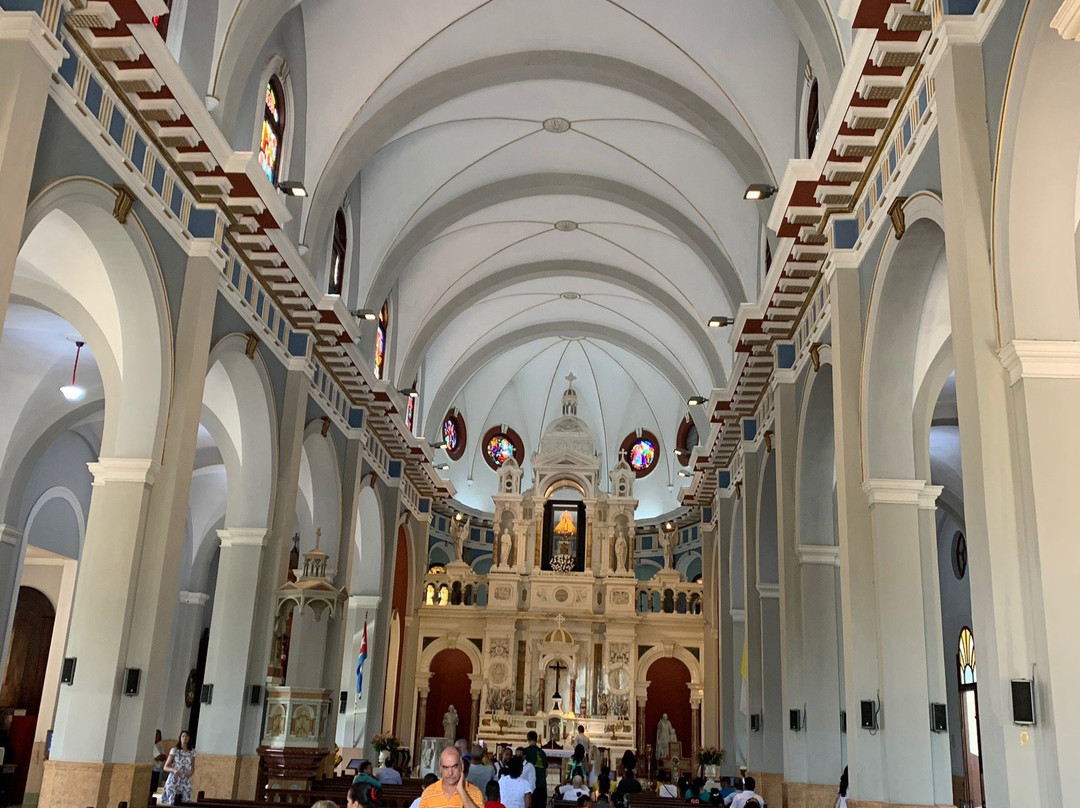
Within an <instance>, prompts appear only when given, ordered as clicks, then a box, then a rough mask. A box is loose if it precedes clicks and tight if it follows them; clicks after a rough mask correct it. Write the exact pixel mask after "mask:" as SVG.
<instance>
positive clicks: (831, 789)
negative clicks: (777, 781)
mask: <svg viewBox="0 0 1080 808" xmlns="http://www.w3.org/2000/svg"><path fill="white" fill-rule="evenodd" d="M835 805H836V786H835V785H821V784H820V783H784V806H785V808H833V806H835Z"/></svg>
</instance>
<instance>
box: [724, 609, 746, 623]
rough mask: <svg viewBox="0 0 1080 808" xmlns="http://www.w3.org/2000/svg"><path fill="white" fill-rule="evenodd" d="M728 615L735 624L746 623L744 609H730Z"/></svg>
mask: <svg viewBox="0 0 1080 808" xmlns="http://www.w3.org/2000/svg"><path fill="white" fill-rule="evenodd" d="M728 614H730V615H731V619H732V620H734V621H735V622H736V623H745V622H746V609H732V610H731V611H730V612H728Z"/></svg>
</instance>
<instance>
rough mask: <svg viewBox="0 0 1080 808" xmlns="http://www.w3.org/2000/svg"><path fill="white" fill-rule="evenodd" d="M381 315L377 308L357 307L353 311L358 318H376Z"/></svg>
mask: <svg viewBox="0 0 1080 808" xmlns="http://www.w3.org/2000/svg"><path fill="white" fill-rule="evenodd" d="M378 316H379V313H378V312H377V311H375V309H357V310H356V311H354V312H353V317H355V318H356V319H357V320H374V319H376V318H377V317H378Z"/></svg>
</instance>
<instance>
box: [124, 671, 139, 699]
mask: <svg viewBox="0 0 1080 808" xmlns="http://www.w3.org/2000/svg"><path fill="white" fill-rule="evenodd" d="M141 677H142V670H140V669H139V668H124V695H125V696H137V695H139V679H140V678H141Z"/></svg>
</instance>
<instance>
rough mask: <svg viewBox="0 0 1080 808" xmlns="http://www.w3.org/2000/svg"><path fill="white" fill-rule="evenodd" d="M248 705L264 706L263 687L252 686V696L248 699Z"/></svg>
mask: <svg viewBox="0 0 1080 808" xmlns="http://www.w3.org/2000/svg"><path fill="white" fill-rule="evenodd" d="M248 703H249V704H253V705H259V704H262V686H261V685H252V686H251V695H250V696H249V697H248Z"/></svg>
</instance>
